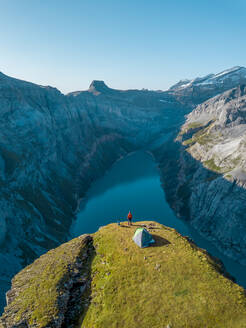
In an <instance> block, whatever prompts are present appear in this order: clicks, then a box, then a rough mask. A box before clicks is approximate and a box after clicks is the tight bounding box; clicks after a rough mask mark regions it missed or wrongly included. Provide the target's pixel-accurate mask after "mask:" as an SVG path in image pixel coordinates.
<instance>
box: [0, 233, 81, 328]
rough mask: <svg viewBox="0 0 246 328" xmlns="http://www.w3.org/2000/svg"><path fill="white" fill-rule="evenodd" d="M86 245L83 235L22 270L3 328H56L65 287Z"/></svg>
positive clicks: (18, 275)
mask: <svg viewBox="0 0 246 328" xmlns="http://www.w3.org/2000/svg"><path fill="white" fill-rule="evenodd" d="M86 245H87V238H86V235H83V236H81V237H79V238H76V239H73V240H71V241H70V242H68V243H65V244H62V245H61V246H59V247H57V248H55V249H53V250H51V251H49V252H47V253H46V254H44V255H43V256H41V257H40V258H38V259H37V260H36V261H34V262H33V263H32V264H31V265H29V266H27V267H26V268H25V269H23V270H22V271H20V272H19V273H18V274H17V275H16V276H15V277H14V279H13V280H12V290H11V292H12V294H13V301H12V302H11V303H10V304H9V305H8V306H7V307H6V308H5V312H4V314H3V316H2V317H1V320H0V327H6V326H5V325H7V327H10V326H11V327H12V324H13V327H14V326H15V324H16V325H17V324H18V327H19V325H20V326H21V323H23V325H24V323H25V324H28V327H48V326H49V325H50V324H51V322H52V323H53V325H51V326H52V327H55V326H54V323H55V322H56V321H57V322H58V321H59V317H60V313H61V307H62V306H63V302H62V301H61V299H62V295H65V293H66V284H67V283H68V281H69V279H70V276H71V272H72V271H73V266H74V264H75V263H76V260H77V259H78V258H80V257H81V256H82V254H83V252H84V251H85V250H86ZM3 323H5V325H3ZM9 324H11V325H9Z"/></svg>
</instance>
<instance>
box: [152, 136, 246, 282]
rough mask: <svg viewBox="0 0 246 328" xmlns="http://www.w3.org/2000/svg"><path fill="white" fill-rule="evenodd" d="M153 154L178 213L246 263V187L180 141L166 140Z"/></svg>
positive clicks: (215, 242)
mask: <svg viewBox="0 0 246 328" xmlns="http://www.w3.org/2000/svg"><path fill="white" fill-rule="evenodd" d="M153 155H154V157H155V159H156V160H157V162H158V163H159V168H160V172H161V180H162V185H163V188H164V191H165V195H166V200H167V201H168V203H169V205H170V206H171V208H172V209H173V210H174V212H175V213H176V215H178V217H180V218H181V219H183V220H186V221H188V222H189V223H190V224H191V226H194V227H195V229H196V230H197V231H198V232H199V233H200V234H201V235H202V236H204V237H206V238H207V239H208V240H212V242H213V244H214V245H216V248H218V250H219V251H220V252H221V253H223V254H226V256H230V257H231V258H232V259H235V260H236V261H238V262H240V263H242V264H243V265H245V264H246V263H245V253H246V240H245V234H246V202H245V200H246V190H245V189H244V188H243V187H241V186H239V185H238V184H237V183H236V181H235V180H234V181H233V180H232V177H231V176H230V175H229V173H228V179H230V180H228V179H226V178H224V176H223V174H222V173H219V172H215V171H213V170H212V169H208V168H206V167H204V166H203V164H202V163H201V162H200V161H198V160H196V159H194V158H193V157H192V156H191V155H190V154H189V152H187V151H186V147H185V146H183V145H182V144H181V143H180V142H170V143H165V144H163V145H162V146H161V147H160V148H158V149H157V150H155V151H153ZM245 273H246V267H245ZM244 280H245V281H244V285H245V286H246V279H244Z"/></svg>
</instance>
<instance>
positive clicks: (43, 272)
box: [0, 221, 246, 328]
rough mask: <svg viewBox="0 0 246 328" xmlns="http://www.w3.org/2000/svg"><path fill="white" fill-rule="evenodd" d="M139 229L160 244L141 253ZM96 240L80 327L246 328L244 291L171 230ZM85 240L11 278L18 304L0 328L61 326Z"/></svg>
mask: <svg viewBox="0 0 246 328" xmlns="http://www.w3.org/2000/svg"><path fill="white" fill-rule="evenodd" d="M142 224H144V225H146V226H147V228H148V229H149V231H150V232H151V233H152V235H153V237H154V239H155V240H156V243H155V244H154V245H153V246H151V247H148V248H144V249H141V248H139V247H138V246H137V245H136V244H135V243H134V242H133V240H132V236H133V234H134V232H135V229H136V228H137V227H138V226H140V225H142ZM91 236H92V237H93V244H94V247H95V251H93V256H91V260H90V261H89V265H90V267H89V271H88V270H87V269H88V268H87V269H86V270H87V274H88V273H89V280H88V282H90V283H89V285H88V288H87V289H86V290H85V292H84V294H82V299H81V302H80V303H81V305H82V311H81V312H80V313H81V317H80V323H79V324H78V327H82V328H106V327H107V328H108V327H110V328H116V327H117V328H123V327H124V328H139V327H141V328H166V327H167V326H168V325H170V327H172V328H185V327H186V328H210V327H211V328H231V327H233V328H244V327H245V328H246V297H245V290H244V289H243V288H242V287H240V286H238V285H237V284H235V283H233V282H232V281H231V280H229V279H228V278H226V277H224V276H223V275H222V274H221V266H220V265H219V264H218V262H217V261H216V260H214V259H212V258H211V257H210V256H209V255H208V254H207V253H206V252H205V251H204V250H202V249H199V248H198V247H196V246H195V245H194V244H192V243H190V242H189V241H188V240H187V239H186V238H184V237H182V236H181V235H180V234H179V233H177V232H176V231H175V230H174V229H171V228H168V227H164V226H162V225H160V224H158V223H156V222H151V221H148V222H146V221H144V222H134V223H133V225H132V226H130V227H129V226H128V225H127V224H126V223H122V224H121V226H118V225H117V224H110V225H108V226H105V227H102V228H101V229H100V230H99V231H97V232H96V233H95V234H93V235H91ZM84 238H85V237H83V236H82V237H79V238H75V239H73V240H71V241H70V242H68V243H66V244H63V245H61V246H60V247H58V248H56V249H54V250H51V251H50V252H48V253H47V254H45V255H44V256H42V257H40V258H39V259H38V260H36V261H35V262H34V263H33V264H31V265H30V266H28V267H26V268H25V269H24V270H22V271H21V272H20V273H19V274H17V275H16V276H15V277H14V279H13V289H12V292H13V297H14V299H13V301H12V302H11V303H10V304H9V306H8V307H7V308H6V309H5V313H4V315H3V316H2V317H1V320H0V327H15V326H16V327H17V325H18V324H20V323H21V322H22V323H23V324H28V327H36V328H41V327H56V325H55V322H56V319H59V318H60V317H61V313H67V312H66V311H67V310H66V303H63V302H62V298H63V295H64V293H66V290H67V289H66V284H67V283H68V281H69V280H70V279H71V278H70V277H71V272H72V271H74V269H73V265H74V263H75V262H76V261H77V259H78V258H83V257H84V252H85V250H86V247H87V246H86V244H85V239H84ZM80 274H81V277H82V276H84V274H85V271H84V269H83V268H82V269H81V271H80V272H79V275H80ZM64 309H65V310H64ZM64 311H65V312H64ZM77 315H78V314H76V316H77ZM23 320H24V321H23ZM6 322H8V324H9V325H6V324H5V323H6ZM15 324H17V325H15ZM62 327H65V326H64V325H63V326H62Z"/></svg>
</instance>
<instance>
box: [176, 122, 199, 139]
mask: <svg viewBox="0 0 246 328" xmlns="http://www.w3.org/2000/svg"><path fill="white" fill-rule="evenodd" d="M202 126H203V123H201V122H193V123H189V124H185V125H184V126H183V127H182V130H181V131H180V133H179V134H180V135H181V136H182V135H183V134H185V133H187V132H188V131H189V130H193V129H197V128H199V127H202Z"/></svg>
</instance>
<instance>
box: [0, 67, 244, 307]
mask: <svg viewBox="0 0 246 328" xmlns="http://www.w3.org/2000/svg"><path fill="white" fill-rule="evenodd" d="M235 74H236V75H237V76H238V77H237V78H236V79H235V78H234V76H235ZM241 75H242V74H241V69H240V70H238V72H237V73H236V71H235V70H232V71H231V72H228V74H227V76H229V77H230V78H229V79H230V83H227V82H226V83H224V84H223V83H219V87H218V83H214V84H211V86H210V90H212V91H211V92H207V91H205V89H199V90H200V91H199V94H198V93H194V92H193V93H192V97H191V96H190V95H189V94H190V91H187V92H186V91H182V92H181V93H180V91H179V90H180V89H177V88H176V87H174V88H172V89H170V90H168V91H164V92H163V91H149V90H126V91H122V90H115V89H112V88H109V87H108V86H107V85H106V84H105V83H104V82H103V81H93V82H92V84H91V86H90V88H89V89H88V90H87V91H78V92H73V93H70V94H68V95H63V94H62V93H61V92H60V91H59V90H57V89H56V88H52V87H49V86H47V87H44V86H39V85H35V84H33V83H29V82H25V81H21V80H17V79H14V78H11V77H8V76H6V75H4V74H2V73H1V74H0V110H1V116H0V186H1V190H0V217H1V219H0V243H1V250H0V263H1V264H3V265H1V266H0V277H1V279H0V291H1V295H2V297H0V300H2V301H3V299H4V298H3V296H4V291H5V290H6V289H7V288H8V287H9V282H10V277H12V276H13V275H14V274H15V273H16V272H17V271H18V270H20V269H21V268H22V267H23V266H25V265H27V264H29V263H30V262H32V261H33V260H34V259H35V258H37V256H39V255H40V254H42V253H44V252H46V251H47V250H48V249H50V248H52V247H55V246H57V245H59V244H60V243H62V242H64V241H66V240H67V239H68V238H69V236H68V234H69V233H68V232H69V228H70V225H71V222H72V220H73V216H74V211H75V210H76V208H77V205H78V202H79V200H80V199H81V197H83V196H84V195H85V192H86V191H87V189H88V187H89V186H90V184H91V182H92V181H94V180H95V179H97V178H98V177H99V176H101V175H102V174H103V173H104V172H105V170H106V169H107V168H109V167H110V166H111V165H112V164H113V163H114V162H115V161H116V160H117V159H118V158H120V157H121V156H124V155H126V154H127V153H129V152H131V151H134V150H136V149H140V148H142V147H145V148H147V147H148V146H149V145H150V147H151V149H157V148H158V147H159V146H160V145H162V144H163V143H165V142H166V136H167V134H168V135H170V134H171V133H173V131H175V129H177V127H178V126H180V124H181V123H182V122H183V120H184V114H186V113H188V112H190V111H191V110H192V108H193V107H194V104H197V103H199V102H200V101H201V99H203V100H204V99H208V98H209V97H210V96H211V95H214V94H217V93H219V92H221V90H222V89H223V90H224V89H228V88H229V87H231V86H236V85H237V84H238V81H239V80H240V79H241V78H243V77H241ZM227 80H228V79H227ZM227 80H225V81H227ZM228 81H229V80H228ZM189 90H190V89H189ZM184 92H186V93H187V96H186V95H185V93H184ZM1 305H3V303H2V304H1Z"/></svg>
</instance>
